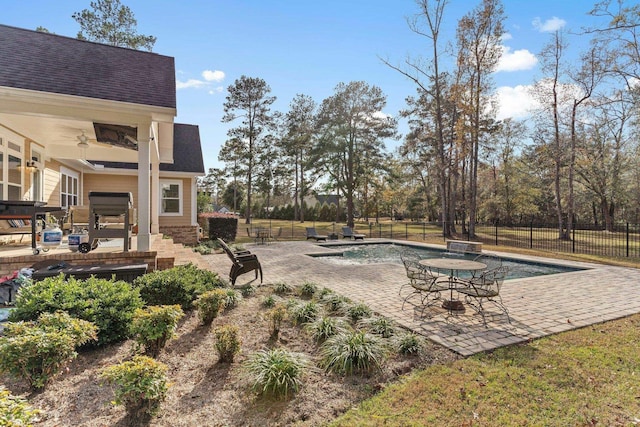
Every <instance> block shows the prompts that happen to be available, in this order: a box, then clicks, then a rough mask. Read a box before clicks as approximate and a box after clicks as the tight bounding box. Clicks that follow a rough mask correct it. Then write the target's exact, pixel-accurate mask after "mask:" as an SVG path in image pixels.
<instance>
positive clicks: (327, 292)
mask: <svg viewBox="0 0 640 427" xmlns="http://www.w3.org/2000/svg"><path fill="white" fill-rule="evenodd" d="M333 293H334V292H333V291H332V290H331V289H329V288H322V289H321V290H320V295H319V297H320V299H325V298H326V297H327V296H328V295H331V294H333Z"/></svg>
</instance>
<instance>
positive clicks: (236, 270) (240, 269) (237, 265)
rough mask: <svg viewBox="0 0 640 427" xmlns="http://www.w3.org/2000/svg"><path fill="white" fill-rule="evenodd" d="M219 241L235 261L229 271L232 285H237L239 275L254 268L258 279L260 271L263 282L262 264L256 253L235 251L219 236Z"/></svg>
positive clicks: (232, 260)
mask: <svg viewBox="0 0 640 427" xmlns="http://www.w3.org/2000/svg"><path fill="white" fill-rule="evenodd" d="M218 243H219V244H220V246H221V247H222V249H223V250H224V251H225V253H226V254H227V256H228V257H229V259H230V260H231V262H232V263H233V264H232V265H231V270H230V271H229V280H231V284H232V285H235V283H236V279H237V278H238V276H240V275H241V274H244V273H248V272H250V271H254V270H255V272H256V279H257V278H258V272H260V283H262V266H261V265H260V261H258V257H257V256H256V255H255V254H252V253H251V252H249V251H237V252H234V251H233V250H231V248H230V247H229V246H228V245H227V244H226V243H225V242H224V240H222V239H221V238H218Z"/></svg>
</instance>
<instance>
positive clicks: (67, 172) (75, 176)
mask: <svg viewBox="0 0 640 427" xmlns="http://www.w3.org/2000/svg"><path fill="white" fill-rule="evenodd" d="M67 177H68V178H71V179H72V180H75V181H76V182H77V185H76V194H74V193H73V192H69V191H68V188H67V191H65V192H63V191H62V182H63V181H66V180H67ZM67 187H68V186H67ZM68 196H72V197H73V196H75V198H76V202H75V203H74V204H67V202H68V200H67V199H68ZM80 203H82V199H81V197H80V174H79V173H78V172H76V171H74V170H71V169H67V168H65V167H63V166H61V167H60V206H62V207H67V208H68V207H69V206H73V205H79V204H80Z"/></svg>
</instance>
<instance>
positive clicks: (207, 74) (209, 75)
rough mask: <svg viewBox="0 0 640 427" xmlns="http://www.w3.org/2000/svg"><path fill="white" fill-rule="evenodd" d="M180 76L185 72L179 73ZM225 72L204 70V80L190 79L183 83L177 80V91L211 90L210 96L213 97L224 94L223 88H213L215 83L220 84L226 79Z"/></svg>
mask: <svg viewBox="0 0 640 427" xmlns="http://www.w3.org/2000/svg"><path fill="white" fill-rule="evenodd" d="M179 74H184V72H179ZM225 76H226V75H225V73H224V71H220V70H214V71H211V70H204V71H203V72H202V77H203V78H204V80H199V79H188V80H187V81H181V80H178V79H176V89H189V88H193V89H201V88H203V89H209V94H211V95H213V94H215V93H219V92H222V90H223V89H222V87H221V86H217V87H212V86H213V83H220V82H221V81H223V80H224V78H225Z"/></svg>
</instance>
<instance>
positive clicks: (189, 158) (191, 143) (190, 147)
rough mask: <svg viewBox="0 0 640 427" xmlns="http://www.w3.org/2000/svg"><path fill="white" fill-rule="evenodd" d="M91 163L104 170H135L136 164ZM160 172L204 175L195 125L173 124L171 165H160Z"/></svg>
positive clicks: (197, 130) (92, 161) (95, 161)
mask: <svg viewBox="0 0 640 427" xmlns="http://www.w3.org/2000/svg"><path fill="white" fill-rule="evenodd" d="M90 162H91V163H94V164H96V163H97V164H101V165H104V167H105V168H116V169H137V168H138V164H137V163H128V162H103V161H99V160H91V161H90ZM160 170H161V171H168V172H192V173H204V161H203V159H202V147H201V146H200V129H199V128H198V126H197V125H185V124H180V123H174V124H173V164H165V163H160Z"/></svg>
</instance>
